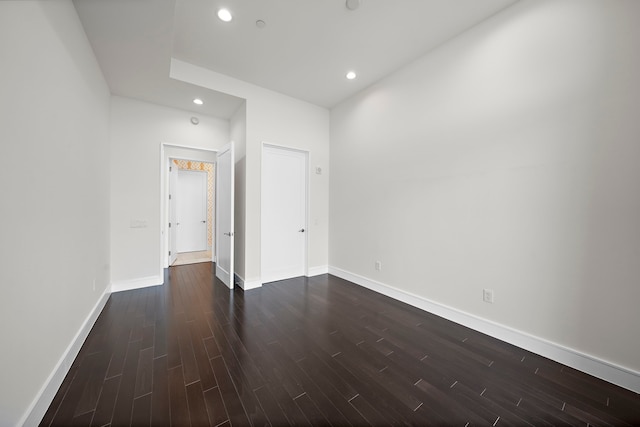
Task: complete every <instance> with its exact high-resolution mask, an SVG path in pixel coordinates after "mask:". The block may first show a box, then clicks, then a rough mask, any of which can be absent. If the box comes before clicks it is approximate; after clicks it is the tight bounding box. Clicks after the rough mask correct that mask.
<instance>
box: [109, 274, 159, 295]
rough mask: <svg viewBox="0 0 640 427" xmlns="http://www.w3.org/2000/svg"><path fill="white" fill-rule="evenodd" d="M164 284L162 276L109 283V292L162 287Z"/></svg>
mask: <svg viewBox="0 0 640 427" xmlns="http://www.w3.org/2000/svg"><path fill="white" fill-rule="evenodd" d="M163 283H164V277H163V276H160V275H158V276H148V277H140V278H138V279H130V280H117V281H115V282H112V283H111V292H122V291H130V290H132V289H140V288H147V287H149V286H157V285H162V284H163Z"/></svg>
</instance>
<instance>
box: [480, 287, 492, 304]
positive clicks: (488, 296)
mask: <svg viewBox="0 0 640 427" xmlns="http://www.w3.org/2000/svg"><path fill="white" fill-rule="evenodd" d="M482 301H484V302H488V303H490V304H493V289H483V290H482Z"/></svg>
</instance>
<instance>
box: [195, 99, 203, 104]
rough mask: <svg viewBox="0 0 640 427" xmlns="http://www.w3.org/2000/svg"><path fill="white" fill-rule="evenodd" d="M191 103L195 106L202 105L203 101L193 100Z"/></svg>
mask: <svg viewBox="0 0 640 427" xmlns="http://www.w3.org/2000/svg"><path fill="white" fill-rule="evenodd" d="M193 103H194V104H196V105H202V104H204V101H203V100H202V99H200V98H196V99H194V100H193Z"/></svg>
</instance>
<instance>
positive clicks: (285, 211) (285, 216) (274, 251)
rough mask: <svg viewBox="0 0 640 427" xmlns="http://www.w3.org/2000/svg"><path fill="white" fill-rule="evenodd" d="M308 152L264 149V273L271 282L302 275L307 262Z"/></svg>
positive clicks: (271, 147) (268, 146) (262, 251)
mask: <svg viewBox="0 0 640 427" xmlns="http://www.w3.org/2000/svg"><path fill="white" fill-rule="evenodd" d="M307 171H308V153H307V152H304V151H299V150H290V149H286V148H281V147H275V146H270V145H266V144H265V145H264V146H263V150H262V207H261V217H262V222H261V224H262V225H261V230H262V232H261V276H262V282H263V283H267V282H272V281H275V280H282V279H287V278H291V277H297V276H303V275H305V273H306V263H307V238H308V237H307V236H308V234H309V233H308V229H307V186H308V178H307V177H308V172H307Z"/></svg>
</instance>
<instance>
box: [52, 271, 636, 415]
mask: <svg viewBox="0 0 640 427" xmlns="http://www.w3.org/2000/svg"><path fill="white" fill-rule="evenodd" d="M212 266H213V264H211V263H205V264H194V265H185V266H178V267H172V268H170V269H169V272H168V274H167V276H166V278H165V286H158V287H153V288H146V289H141V290H135V291H128V292H120V293H116V294H112V295H111V297H110V299H109V301H108V303H107V305H106V306H105V308H104V310H103V312H102V314H101V315H100V317H99V319H98V320H97V322H96V324H95V326H94V328H93V330H92V331H91V333H90V335H89V337H88V338H87V341H86V342H85V344H84V346H83V347H82V350H81V351H80V354H79V355H78V357H77V358H76V360H75V362H74V363H73V366H72V367H71V370H70V371H69V374H68V375H67V377H66V379H65V380H64V382H63V384H62V386H61V387H60V390H59V391H58V394H57V395H56V397H55V398H54V400H53V402H52V404H51V406H50V408H49V410H48V412H47V413H46V415H45V417H44V419H43V420H42V423H41V425H43V426H76V425H77V426H80V425H84V426H90V425H91V426H109V425H110V426H114V427H115V426H128V425H133V426H146V425H156V426H169V425H171V426H189V425H191V426H245V425H252V426H263V425H273V426H285V425H295V426H298V425H316V426H324V425H334V426H346V425H358V426H359V425H398V424H410V425H457V426H466V425H493V426H506V425H518V426H520V425H534V426H545V425H548V426H558V425H572V426H573V425H583V426H585V425H615V426H622V425H639V424H640V396H639V395H637V394H635V393H632V392H630V391H627V390H624V389H622V388H620V387H616V386H614V385H611V384H609V383H606V382H604V381H601V380H598V379H596V378H593V377H591V376H589V375H586V374H584V373H581V372H579V371H576V370H574V369H571V368H568V367H566V366H563V365H560V364H558V363H555V362H552V361H550V360H548V359H545V358H544V357H541V356H537V355H535V354H532V353H529V352H527V351H525V350H522V349H520V348H517V347H514V346H512V345H509V344H506V343H504V342H501V341H498V340H495V339H493V338H490V337H487V336H485V335H482V334H480V333H478V332H475V331H473V330H470V329H468V328H465V327H463V326H460V325H457V324H455V323H452V322H449V321H447V320H444V319H442V318H439V317H437V316H434V315H431V314H429V313H425V312H423V311H421V310H418V309H416V308H413V307H411V306H408V305H406V304H403V303H400V302H397V301H394V300H391V299H389V298H387V297H384V296H382V295H379V294H376V293H374V292H371V291H369V290H366V289H363V288H361V287H359V286H356V285H354V284H351V283H349V282H346V281H344V280H341V279H338V278H336V277H333V276H328V275H324V276H318V277H313V278H296V279H291V280H286V281H281V282H276V283H272V284H268V285H265V286H263V287H262V288H261V289H256V290H252V291H248V292H243V291H242V290H235V291H229V290H228V289H227V288H226V287H225V286H224V285H223V284H222V283H221V282H219V281H218V280H216V279H214V278H213V274H212Z"/></svg>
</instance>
